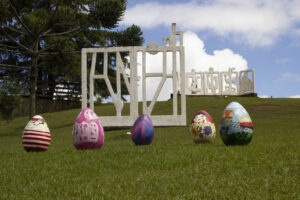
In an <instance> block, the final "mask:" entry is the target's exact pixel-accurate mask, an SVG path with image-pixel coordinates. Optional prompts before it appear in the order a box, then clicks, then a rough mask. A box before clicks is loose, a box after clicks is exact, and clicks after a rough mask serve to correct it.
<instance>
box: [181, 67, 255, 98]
mask: <svg viewBox="0 0 300 200" xmlns="http://www.w3.org/2000/svg"><path fill="white" fill-rule="evenodd" d="M249 74H250V75H249ZM185 86H186V95H244V94H250V93H254V70H253V69H249V70H243V71H239V72H237V71H234V68H229V70H228V71H225V72H217V71H214V69H213V68H212V67H211V68H209V71H207V72H196V71H195V70H192V71H191V72H188V73H186V84H185Z"/></svg>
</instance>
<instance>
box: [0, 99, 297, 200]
mask: <svg viewBox="0 0 300 200" xmlns="http://www.w3.org/2000/svg"><path fill="white" fill-rule="evenodd" d="M231 101H238V102H239V103H241V104H242V105H243V106H244V107H245V108H246V110H247V111H248V113H249V114H250V117H251V119H252V121H253V124H254V136H253V139H252V141H251V143H250V144H249V145H247V146H225V145H224V144H223V142H222V141H221V138H220V135H219V132H218V130H219V129H218V127H219V122H220V118H221V115H222V112H223V110H224V108H225V107H226V105H227V104H228V103H230V102H231ZM171 107H172V103H171V102H170V101H169V102H160V103H157V104H156V107H155V110H154V114H165V113H168V114H171V113H172V111H171ZM200 109H201V110H206V111H207V112H208V113H209V114H210V115H211V116H212V117H213V119H214V121H215V123H216V128H217V137H216V139H215V141H214V142H213V143H211V144H198V145H197V144H194V143H193V141H192V140H191V138H190V135H189V131H188V130H189V128H188V126H186V127H168V128H155V136H154V140H153V142H152V144H151V145H149V146H135V145H134V144H133V142H132V141H131V138H130V136H129V135H126V134H125V133H126V132H127V131H130V129H126V130H115V131H106V132H105V141H104V145H103V147H102V148H101V149H100V150H87V151H78V150H76V149H75V148H74V146H73V144H72V126H73V123H74V121H75V118H76V116H77V115H78V113H79V111H80V110H79V109H72V110H68V111H62V112H56V113H45V114H43V117H44V118H45V120H46V122H47V123H48V125H49V128H50V131H51V135H52V140H51V146H50V149H49V150H48V151H47V152H44V153H27V152H25V151H24V149H23V147H22V144H21V138H22V131H23V129H24V127H25V125H26V124H27V121H28V119H27V117H21V118H16V119H14V120H13V121H11V122H10V123H9V124H7V123H6V122H5V121H0V163H1V164H0V166H1V167H0V180H1V181H0V199H300V161H299V157H300V99H259V98H245V97H243V98H238V97H228V98H224V97H197V98H196V97H193V98H192V97H191V98H187V118H188V121H187V123H188V124H189V123H190V121H191V120H192V118H193V115H194V114H195V113H196V112H197V111H198V110H200ZM128 110H129V107H128V105H125V108H124V114H126V113H128ZM95 111H96V113H97V114H98V115H99V116H104V115H110V114H111V113H115V111H114V108H113V106H112V105H111V104H106V105H102V106H98V107H96V109H95Z"/></svg>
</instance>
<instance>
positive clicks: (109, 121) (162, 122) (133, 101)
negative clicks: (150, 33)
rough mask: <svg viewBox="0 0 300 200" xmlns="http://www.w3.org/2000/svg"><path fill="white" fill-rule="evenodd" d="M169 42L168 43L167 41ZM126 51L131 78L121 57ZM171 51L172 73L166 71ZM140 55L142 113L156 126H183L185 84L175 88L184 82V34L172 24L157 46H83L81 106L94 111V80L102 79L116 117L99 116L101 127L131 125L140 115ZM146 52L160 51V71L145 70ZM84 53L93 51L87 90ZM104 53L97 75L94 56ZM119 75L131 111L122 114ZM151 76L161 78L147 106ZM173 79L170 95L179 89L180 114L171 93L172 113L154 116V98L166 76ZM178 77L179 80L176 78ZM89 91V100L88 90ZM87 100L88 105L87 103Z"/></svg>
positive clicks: (85, 55) (153, 43)
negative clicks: (111, 72) (111, 71)
mask: <svg viewBox="0 0 300 200" xmlns="http://www.w3.org/2000/svg"><path fill="white" fill-rule="evenodd" d="M176 36H179V38H180V44H179V45H176ZM167 43H168V44H167ZM122 52H125V53H127V54H129V58H130V79H128V77H127V74H126V72H125V68H124V63H123V61H122V59H121V53H122ZM168 52H170V53H172V73H167V53H168ZM138 53H141V54H142V97H143V110H142V112H143V113H145V114H148V115H150V117H151V120H152V122H153V124H154V125H155V126H185V125H186V100H185V98H186V97H185V87H180V88H178V87H177V86H178V85H185V62H184V47H183V34H182V32H181V31H176V25H175V24H172V34H171V35H170V36H169V37H168V38H164V45H163V46H159V45H158V44H157V43H155V42H151V43H149V45H148V46H130V47H110V48H84V49H82V51H81V70H82V108H86V107H88V106H89V107H90V108H91V109H93V110H94V81H95V79H104V81H105V84H106V86H107V88H108V91H109V93H110V95H111V97H112V101H113V103H114V105H115V109H116V116H101V115H100V119H101V121H102V123H103V125H104V126H109V127H117V126H132V125H133V123H134V121H135V120H136V118H137V117H138V115H139V110H138V77H137V66H138V65H137V54H138ZM147 53H150V54H157V53H162V55H163V62H162V73H146V69H147V65H146V59H147ZM87 54H92V61H91V70H90V74H89V91H88V85H87V83H88V74H87V63H88V62H87ZM108 54H114V55H115V59H116V64H115V69H116V84H117V85H116V90H117V91H114V90H113V87H112V85H111V82H110V80H109V77H108ZM177 54H179V68H180V78H178V74H177V70H176V67H177V60H178V58H177ZM99 55H101V56H103V74H96V72H95V71H96V70H95V67H96V61H97V56H99ZM121 74H122V75H123V79H124V81H125V85H126V88H127V90H128V93H129V97H130V113H129V115H128V116H122V110H123V101H122V99H121V96H122V94H121ZM150 77H161V81H160V83H159V85H158V87H157V89H156V92H155V94H154V96H153V98H152V100H151V102H150V105H149V106H148V105H147V101H146V94H147V90H146V79H147V78H150ZM168 78H170V79H172V82H173V94H176V93H177V91H178V89H179V93H180V94H181V96H180V98H181V101H180V102H181V105H180V108H181V110H180V114H178V101H177V98H178V97H177V95H173V114H172V115H153V114H152V111H153V108H154V106H155V103H156V101H157V98H158V96H159V94H160V92H161V90H162V87H163V85H164V84H165V82H166V79H168ZM178 79H180V80H178ZM88 92H89V94H90V95H89V99H88V97H87V93H88ZM88 103H89V105H88Z"/></svg>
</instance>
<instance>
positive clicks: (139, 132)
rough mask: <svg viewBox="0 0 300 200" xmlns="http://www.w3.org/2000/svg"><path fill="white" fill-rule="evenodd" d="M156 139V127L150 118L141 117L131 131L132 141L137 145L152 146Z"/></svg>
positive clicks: (146, 116)
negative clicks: (154, 138)
mask: <svg viewBox="0 0 300 200" xmlns="http://www.w3.org/2000/svg"><path fill="white" fill-rule="evenodd" d="M153 137H154V127H153V124H152V121H151V119H150V117H149V116H148V115H146V114H142V115H140V116H139V117H138V118H137V119H136V121H135V122H134V125H133V127H132V129H131V139H132V141H133V142H134V143H135V144H136V145H145V144H146V145H147V144H151V142H152V140H153Z"/></svg>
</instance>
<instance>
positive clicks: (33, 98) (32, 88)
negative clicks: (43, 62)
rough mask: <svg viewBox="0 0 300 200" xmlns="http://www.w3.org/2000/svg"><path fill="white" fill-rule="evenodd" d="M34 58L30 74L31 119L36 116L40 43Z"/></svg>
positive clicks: (35, 49)
mask: <svg viewBox="0 0 300 200" xmlns="http://www.w3.org/2000/svg"><path fill="white" fill-rule="evenodd" d="M33 48H34V49H33V56H32V64H31V73H30V98H29V119H31V117H33V116H34V115H35V114H36V89H37V75H38V42H36V43H35V45H34V47H33Z"/></svg>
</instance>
